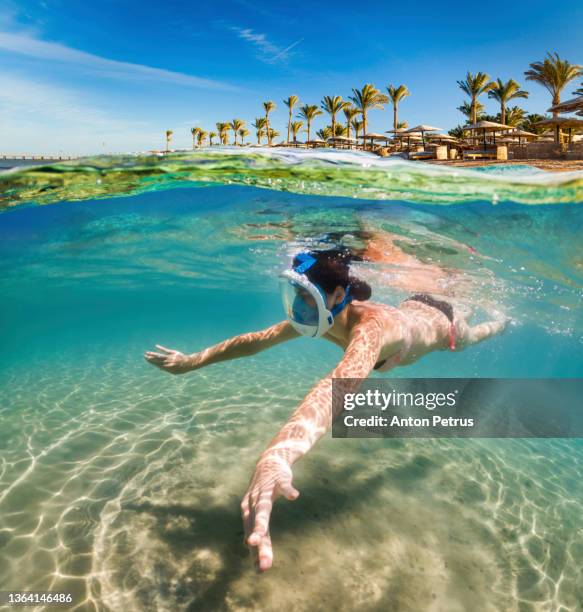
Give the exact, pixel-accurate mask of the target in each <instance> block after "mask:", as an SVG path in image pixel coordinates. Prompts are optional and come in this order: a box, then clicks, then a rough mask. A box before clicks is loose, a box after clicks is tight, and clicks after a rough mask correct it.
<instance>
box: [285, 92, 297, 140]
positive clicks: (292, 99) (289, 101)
mask: <svg viewBox="0 0 583 612" xmlns="http://www.w3.org/2000/svg"><path fill="white" fill-rule="evenodd" d="M299 102H300V99H299V98H298V97H297V96H290V97H289V98H287V99H286V100H284V101H283V103H284V104H285V105H286V106H287V107H288V108H289V116H288V118H287V141H288V142H289V136H290V131H291V123H292V115H293V112H294V108H295V107H296V105H297V104H299ZM294 141H295V139H294Z"/></svg>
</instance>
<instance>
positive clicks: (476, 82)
mask: <svg viewBox="0 0 583 612" xmlns="http://www.w3.org/2000/svg"><path fill="white" fill-rule="evenodd" d="M457 84H458V85H459V88H460V89H461V90H462V91H463V92H464V93H465V94H467V95H468V96H469V98H470V123H476V122H477V121H478V111H477V104H478V97H479V96H481V95H482V94H484V93H486V92H488V91H490V90H491V89H492V88H493V87H495V86H496V83H493V82H492V81H490V76H489V75H487V74H486V73H485V72H476V74H472V73H471V72H468V73H467V74H466V79H465V81H458V82H457Z"/></svg>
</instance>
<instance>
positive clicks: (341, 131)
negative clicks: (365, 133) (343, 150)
mask: <svg viewBox="0 0 583 612" xmlns="http://www.w3.org/2000/svg"><path fill="white" fill-rule="evenodd" d="M328 127H329V128H330V133H331V134H332V136H346V126H345V125H342V123H337V124H336V125H335V126H334V127H332V126H331V125H330V126H328Z"/></svg>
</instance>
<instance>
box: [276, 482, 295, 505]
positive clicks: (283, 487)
mask: <svg viewBox="0 0 583 612" xmlns="http://www.w3.org/2000/svg"><path fill="white" fill-rule="evenodd" d="M279 491H280V493H281V494H282V495H283V496H284V497H285V498H286V499H288V500H289V501H294V500H296V499H297V498H298V497H299V496H300V492H299V491H298V490H297V489H296V488H295V487H294V486H293V485H292V483H291V482H286V483H282V484H280V485H279Z"/></svg>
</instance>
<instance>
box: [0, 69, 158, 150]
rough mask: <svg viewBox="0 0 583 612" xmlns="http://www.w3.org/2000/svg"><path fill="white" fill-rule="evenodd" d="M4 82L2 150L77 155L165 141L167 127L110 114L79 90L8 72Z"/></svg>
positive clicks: (147, 146) (145, 146)
mask: <svg viewBox="0 0 583 612" xmlns="http://www.w3.org/2000/svg"><path fill="white" fill-rule="evenodd" d="M2 85H3V86H2V87H1V88H0V115H1V117H2V122H1V123H0V142H2V151H0V153H2V154H29V155H32V154H34V155H41V154H56V153H59V152H60V151H62V152H63V153H64V154H71V155H77V154H91V153H103V152H121V151H129V150H142V149H151V148H154V147H156V146H159V147H161V146H162V144H163V129H162V127H163V126H159V129H158V128H157V126H156V125H155V124H152V123H146V122H145V121H138V120H135V119H126V118H125V117H123V116H115V115H111V114H110V113H108V112H106V111H105V110H103V109H100V108H99V107H98V106H97V105H95V104H93V103H92V102H91V100H88V99H87V98H86V97H85V96H84V95H83V94H80V93H78V92H76V91H74V90H70V89H65V88H63V87H60V86H56V85H53V84H46V83H41V82H39V81H37V80H36V79H35V80H34V81H32V80H28V79H26V78H24V77H22V76H19V75H10V74H6V73H4V74H3V75H2Z"/></svg>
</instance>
